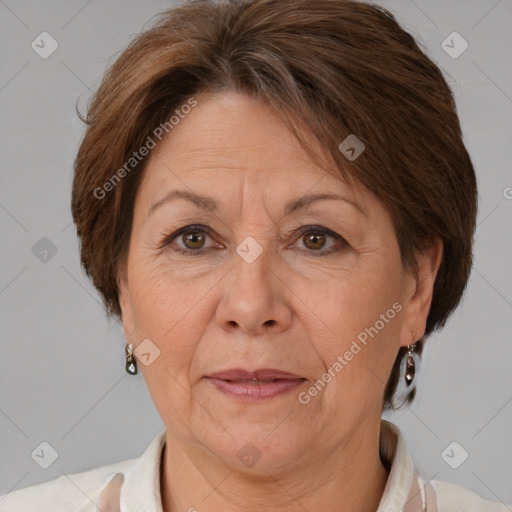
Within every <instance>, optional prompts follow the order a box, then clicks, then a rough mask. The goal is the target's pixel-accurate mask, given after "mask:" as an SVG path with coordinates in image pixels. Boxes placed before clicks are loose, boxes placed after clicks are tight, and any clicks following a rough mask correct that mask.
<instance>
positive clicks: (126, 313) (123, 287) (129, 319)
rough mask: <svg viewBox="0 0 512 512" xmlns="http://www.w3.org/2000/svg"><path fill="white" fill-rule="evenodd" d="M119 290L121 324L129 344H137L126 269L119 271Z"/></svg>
mask: <svg viewBox="0 0 512 512" xmlns="http://www.w3.org/2000/svg"><path fill="white" fill-rule="evenodd" d="M117 290H118V298H119V306H120V308H121V322H122V324H123V332H124V337H125V339H126V341H127V342H128V343H133V344H135V335H134V333H135V325H134V321H133V311H132V303H131V299H130V288H129V286H128V275H127V272H126V267H125V268H123V269H122V270H120V271H119V273H118V276H117Z"/></svg>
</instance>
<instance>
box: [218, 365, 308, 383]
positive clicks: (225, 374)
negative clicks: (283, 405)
mask: <svg viewBox="0 0 512 512" xmlns="http://www.w3.org/2000/svg"><path fill="white" fill-rule="evenodd" d="M208 377H210V378H213V379H219V380H231V381H234V380H252V379H257V380H276V379H301V378H302V377H300V376H299V375H294V374H293V373H289V372H283V371H281V370H274V369H272V368H263V369H261V370H255V371H253V372H250V371H247V370H242V369H240V368H236V369H232V370H225V371H222V372H217V373H212V374H211V375H208Z"/></svg>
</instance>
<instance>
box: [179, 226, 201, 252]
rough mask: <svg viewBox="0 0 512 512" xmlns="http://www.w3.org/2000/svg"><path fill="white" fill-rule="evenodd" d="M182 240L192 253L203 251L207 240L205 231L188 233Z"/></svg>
mask: <svg viewBox="0 0 512 512" xmlns="http://www.w3.org/2000/svg"><path fill="white" fill-rule="evenodd" d="M181 240H182V242H183V244H184V245H185V247H186V248H187V249H190V250H191V251H194V250H197V249H202V248H203V245H204V243H205V240H206V236H205V233H204V232H203V231H192V230H191V231H188V232H186V233H184V234H183V235H182V237H181Z"/></svg>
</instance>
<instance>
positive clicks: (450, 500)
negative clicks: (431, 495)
mask: <svg viewBox="0 0 512 512" xmlns="http://www.w3.org/2000/svg"><path fill="white" fill-rule="evenodd" d="M430 484H431V485H432V487H433V488H434V490H435V491H436V494H437V506H438V509H439V512H467V511H469V510H470V511H471V512H512V507H510V506H507V505H504V504H503V503H500V502H498V501H489V500H485V499H484V498H482V497H481V496H480V495H478V494H477V493H475V492H473V491H471V490H470V489H468V488H466V487H462V486H460V485H457V484H454V483H451V482H444V481H440V480H432V481H431V482H430Z"/></svg>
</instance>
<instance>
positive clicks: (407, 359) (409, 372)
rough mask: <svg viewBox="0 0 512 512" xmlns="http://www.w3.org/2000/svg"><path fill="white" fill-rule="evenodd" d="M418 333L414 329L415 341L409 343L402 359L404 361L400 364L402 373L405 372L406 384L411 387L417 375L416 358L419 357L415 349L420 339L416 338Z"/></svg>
mask: <svg viewBox="0 0 512 512" xmlns="http://www.w3.org/2000/svg"><path fill="white" fill-rule="evenodd" d="M415 338H416V335H415V334H414V331H412V339H413V340H414V343H413V344H412V345H409V346H408V347H407V353H406V354H405V356H404V358H403V359H402V363H401V365H400V373H401V374H402V373H403V374H404V379H405V385H406V386H407V388H409V387H410V386H411V384H412V382H413V380H414V376H415V375H416V362H415V359H417V357H418V356H417V354H415V353H414V349H415V346H416V342H417V341H418V340H415Z"/></svg>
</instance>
